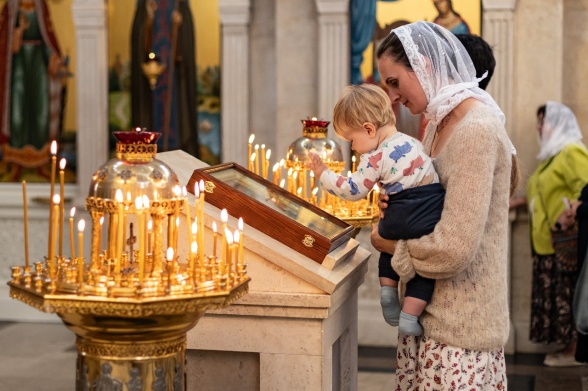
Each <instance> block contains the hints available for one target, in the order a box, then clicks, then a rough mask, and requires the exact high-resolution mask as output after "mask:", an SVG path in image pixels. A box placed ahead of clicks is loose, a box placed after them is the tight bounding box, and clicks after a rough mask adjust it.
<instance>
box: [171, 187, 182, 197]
mask: <svg viewBox="0 0 588 391" xmlns="http://www.w3.org/2000/svg"><path fill="white" fill-rule="evenodd" d="M172 192H173V193H174V195H175V196H176V197H179V196H180V194H181V190H180V186H178V185H175V186H174V187H173V188H172Z"/></svg>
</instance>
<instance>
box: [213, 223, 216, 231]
mask: <svg viewBox="0 0 588 391" xmlns="http://www.w3.org/2000/svg"><path fill="white" fill-rule="evenodd" d="M212 230H213V231H214V233H216V221H213V222H212Z"/></svg>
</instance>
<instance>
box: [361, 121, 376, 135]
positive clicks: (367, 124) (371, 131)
mask: <svg viewBox="0 0 588 391" xmlns="http://www.w3.org/2000/svg"><path fill="white" fill-rule="evenodd" d="M362 127H363V129H364V130H365V131H366V132H367V134H368V136H370V137H375V136H376V127H375V126H374V124H372V123H371V122H364V123H363V125H362Z"/></svg>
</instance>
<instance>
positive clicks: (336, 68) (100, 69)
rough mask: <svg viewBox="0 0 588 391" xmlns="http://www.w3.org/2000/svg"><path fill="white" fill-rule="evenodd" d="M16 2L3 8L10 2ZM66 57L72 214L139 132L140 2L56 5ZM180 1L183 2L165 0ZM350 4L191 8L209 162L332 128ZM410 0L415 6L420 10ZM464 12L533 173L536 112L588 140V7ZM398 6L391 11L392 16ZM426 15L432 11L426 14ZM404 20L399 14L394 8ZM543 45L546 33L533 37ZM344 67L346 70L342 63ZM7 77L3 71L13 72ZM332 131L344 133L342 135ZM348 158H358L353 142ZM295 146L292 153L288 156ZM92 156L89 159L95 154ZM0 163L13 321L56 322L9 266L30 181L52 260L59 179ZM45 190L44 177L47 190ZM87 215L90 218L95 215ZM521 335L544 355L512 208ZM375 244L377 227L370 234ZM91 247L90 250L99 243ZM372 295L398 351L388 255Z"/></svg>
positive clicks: (514, 3) (512, 6) (0, 305)
mask: <svg viewBox="0 0 588 391" xmlns="http://www.w3.org/2000/svg"><path fill="white" fill-rule="evenodd" d="M7 1H10V0H4V1H0V7H3V6H4V4H6V2H7ZM46 2H47V4H48V6H49V10H50V14H51V18H52V22H53V26H54V28H55V34H56V36H57V38H58V40H59V44H60V46H61V52H62V54H63V55H67V56H68V58H69V66H68V68H67V72H68V77H67V93H66V94H65V95H64V102H65V104H64V112H63V121H62V122H63V126H62V132H63V133H62V134H61V139H62V141H63V144H62V146H61V147H62V148H63V154H64V156H65V157H67V158H68V162H71V165H70V163H68V167H67V169H66V170H67V171H66V172H67V174H66V186H65V196H66V199H67V202H68V204H67V205H68V207H71V206H77V207H78V209H79V210H80V211H83V209H84V199H85V197H86V195H87V189H88V186H89V178H90V176H91V174H92V172H94V170H95V169H96V167H98V166H100V165H101V164H102V163H103V162H104V161H106V159H108V157H109V156H111V155H112V148H113V144H112V142H111V141H110V140H109V139H108V134H109V132H111V131H112V130H115V129H127V128H130V127H133V126H134V125H133V124H132V122H131V119H130V118H131V115H130V104H129V102H130V93H129V83H130V82H129V68H130V65H129V61H130V45H131V39H130V36H131V29H132V20H133V16H134V12H135V5H136V2H135V1H134V0H125V1H118V0H117V1H114V0H110V1H102V0H46ZM162 3H165V4H167V3H169V4H171V3H172V2H170V1H162ZM350 3H353V1H350V0H300V1H296V2H289V1H281V0H236V1H235V0H214V1H209V0H206V1H201V0H189V6H190V10H191V13H192V16H193V19H194V26H195V29H196V31H195V37H196V40H197V42H196V50H195V59H196V63H197V68H198V78H197V79H198V89H197V90H198V96H199V101H198V116H199V117H198V118H199V123H198V132H199V134H198V138H199V141H200V149H199V153H200V160H202V161H203V162H204V163H206V164H211V165H213V164H216V163H219V162H237V163H238V164H241V165H243V166H246V165H247V158H248V155H247V140H248V138H249V136H250V135H251V134H253V133H255V136H256V137H255V139H256V143H257V142H259V143H260V144H262V143H265V145H266V147H267V148H268V149H269V148H271V149H272V151H274V152H273V153H274V159H277V156H280V155H285V151H286V150H287V147H288V145H289V144H290V142H291V141H293V140H294V139H296V138H297V137H298V136H299V134H300V128H301V127H300V120H301V119H304V118H307V117H313V116H315V117H319V118H324V119H327V120H329V119H330V113H331V110H332V107H333V105H334V102H335V101H336V99H337V97H338V94H339V92H340V90H341V88H342V87H343V86H345V85H346V84H348V83H349V82H350V81H351V80H352V73H353V70H352V69H351V67H350V66H348V65H347V64H351V56H352V50H351V46H352V42H351V41H350V31H351V29H352V27H351V17H350ZM374 3H375V7H377V10H378V11H377V25H378V26H379V27H383V26H386V25H388V24H390V23H392V22H394V21H397V20H404V19H405V20H408V21H413V20H417V19H423V18H424V19H427V20H432V19H433V18H434V17H435V14H436V11H435V8H434V7H433V5H432V1H425V0H420V1H419V2H418V3H419V5H418V6H415V5H414V4H413V3H415V2H414V1H409V0H398V1H383V0H382V1H374ZM409 3H410V4H409ZM453 5H454V8H455V9H456V10H457V11H459V12H460V14H461V15H462V17H463V18H464V19H465V20H466V21H467V23H468V25H469V28H470V29H471V31H472V32H473V33H476V34H479V35H481V36H482V37H483V38H484V39H486V40H487V41H488V42H489V43H490V44H491V45H492V46H493V48H494V54H495V56H496V59H497V67H496V71H495V74H494V76H493V79H492V82H491V83H490V85H489V87H488V91H489V92H490V94H491V95H492V96H493V97H494V98H495V99H496V101H497V102H498V104H499V105H500V107H501V108H502V110H503V111H504V113H505V114H506V117H507V131H508V132H509V135H510V137H511V139H512V141H513V143H514V145H515V147H517V149H518V151H519V156H518V157H519V161H520V164H521V167H522V171H523V184H522V185H521V186H520V187H519V193H520V194H522V193H523V192H524V188H525V182H526V177H528V175H529V174H530V173H531V172H532V171H533V169H534V167H535V166H536V163H537V162H536V159H535V155H536V153H537V150H538V146H537V142H536V140H535V137H536V136H535V111H536V108H537V107H538V106H540V105H541V104H543V103H544V102H545V101H547V100H556V101H561V102H563V103H565V104H566V105H568V106H569V107H571V108H572V110H573V111H574V112H575V114H576V116H577V118H578V121H579V124H580V127H581V129H582V132H583V134H584V136H585V137H586V136H588V107H587V106H586V105H585V102H586V101H587V100H588V85H587V82H586V80H587V79H586V77H585V75H584V72H585V69H586V66H585V65H586V64H587V63H588V32H586V30H585V28H584V27H585V21H586V20H588V0H582V1H571V0H484V1H480V2H477V1H476V2H472V1H470V0H461V1H458V0H454V1H453ZM383 10H385V12H384V11H383ZM415 10H418V11H415ZM389 13H390V14H391V15H393V16H390V14H389ZM529 37H533V40H532V41H531V40H530V39H529ZM373 39H374V38H373V37H370V38H369V39H368V41H369V43H368V44H367V45H365V46H364V48H365V49H364V51H363V52H362V63H361V64H362V65H361V67H360V71H361V77H362V78H364V79H369V78H370V77H372V76H373V75H372V73H373V72H372V70H373V67H372V64H373V59H372V58H371V52H372V50H373V49H372V46H371V45H373V42H372V40H373ZM342 64H344V65H342ZM0 76H3V75H0ZM329 134H330V135H332V136H333V138H336V137H335V136H334V135H333V132H332V129H330V130H329ZM341 145H342V147H343V149H344V151H346V152H345V153H346V154H347V156H346V157H349V151H348V148H347V146H346V145H345V143H341ZM277 151H281V152H277ZM82 157H83V158H82ZM9 174H10V168H9V167H7V166H6V164H5V162H1V161H0V175H2V182H3V183H2V184H0V188H1V189H2V190H1V191H0V216H1V217H0V240H2V242H3V243H6V245H5V246H4V247H5V248H4V250H5V251H4V252H3V256H2V257H0V281H2V284H0V319H3V320H10V321H33V322H56V318H55V317H53V316H51V315H47V314H38V313H36V312H34V311H30V310H28V309H27V308H25V306H24V305H19V304H18V303H15V302H14V300H12V299H10V298H9V297H8V289H7V287H6V281H8V280H9V279H10V275H9V266H11V265H12V264H13V263H14V260H15V259H19V258H22V248H23V238H22V234H21V232H23V223H22V211H21V210H20V209H19V208H20V205H21V204H22V194H21V192H20V183H19V182H20V180H22V179H27V181H30V182H32V185H31V186H30V187H29V194H28V197H29V199H30V202H31V205H32V207H31V209H30V215H29V218H30V219H31V234H30V235H31V236H32V238H33V240H31V243H33V246H32V248H31V256H32V257H36V258H39V259H40V258H41V257H42V254H43V251H44V250H43V248H44V247H46V243H43V241H44V240H46V239H43V238H44V234H45V233H46V231H47V226H48V222H47V214H46V203H45V204H44V203H43V200H42V199H43V198H44V197H45V198H46V189H47V186H48V183H47V178H46V177H45V178H43V176H40V175H37V174H36V173H35V172H34V170H33V172H32V174H30V176H26V177H23V178H20V177H19V178H16V179H15V178H14V177H11V176H10V175H9ZM35 182H38V183H35ZM81 213H83V212H81ZM509 234H510V238H511V249H510V254H509V257H510V262H509V267H510V279H511V280H510V281H511V282H510V283H509V289H510V298H511V303H510V304H511V336H510V338H509V343H508V346H507V353H508V354H512V353H515V352H523V353H525V352H527V353H529V352H531V353H532V352H544V351H546V350H548V349H549V347H545V346H537V345H534V344H532V343H530V342H529V341H528V339H527V335H528V329H529V315H530V314H529V313H530V293H531V286H530V284H531V262H532V257H531V255H530V244H529V238H528V215H527V213H526V212H525V211H521V210H519V211H516V212H515V211H513V212H512V213H511V226H510V232H509ZM356 239H357V240H358V241H359V243H360V246H361V247H362V248H365V249H367V250H368V251H370V252H374V251H375V250H374V249H373V248H372V247H371V246H370V244H369V232H367V230H365V229H362V231H361V232H359V234H358V235H357V237H356ZM86 248H89V245H88V246H86ZM368 269H369V271H368V272H367V274H366V276H365V280H364V281H363V283H362V284H361V285H360V286H359V287H358V309H357V316H358V320H357V321H358V327H357V342H358V344H359V345H360V346H378V347H392V346H395V344H396V342H395V334H394V332H391V331H390V330H387V329H386V325H385V323H384V322H383V320H382V319H381V316H380V309H379V296H378V282H377V278H376V273H375V272H374V270H376V269H377V257H374V256H372V257H371V258H370V260H369V261H368Z"/></svg>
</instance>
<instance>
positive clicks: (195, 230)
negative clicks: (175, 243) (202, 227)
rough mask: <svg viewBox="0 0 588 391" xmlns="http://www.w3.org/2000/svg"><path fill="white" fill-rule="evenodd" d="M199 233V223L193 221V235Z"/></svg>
mask: <svg viewBox="0 0 588 391" xmlns="http://www.w3.org/2000/svg"><path fill="white" fill-rule="evenodd" d="M197 233H198V223H197V222H193V223H192V235H196V234H197Z"/></svg>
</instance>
